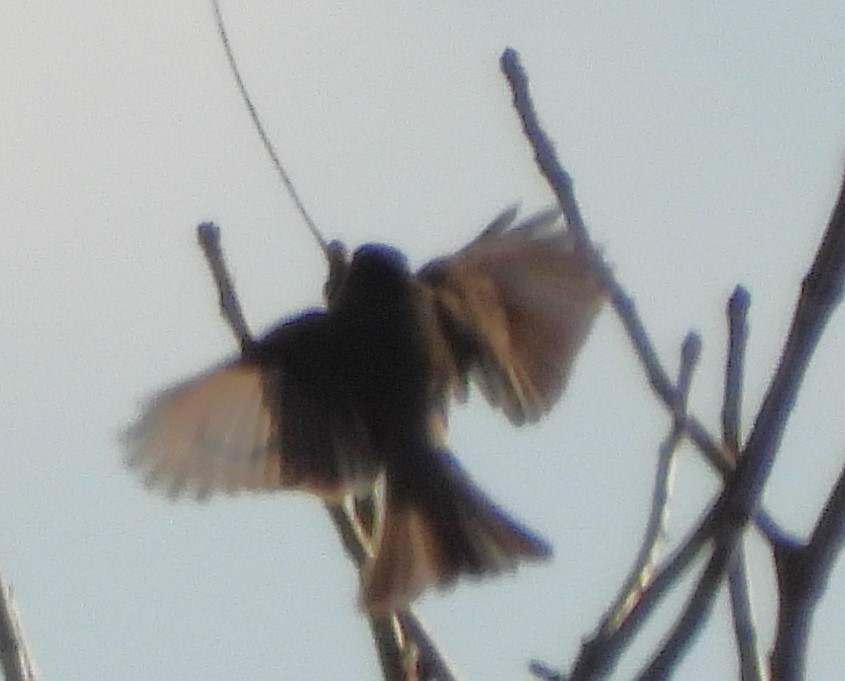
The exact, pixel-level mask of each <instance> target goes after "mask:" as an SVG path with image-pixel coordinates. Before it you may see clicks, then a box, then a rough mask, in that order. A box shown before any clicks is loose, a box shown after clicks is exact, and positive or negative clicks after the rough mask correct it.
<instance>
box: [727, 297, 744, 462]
mask: <svg viewBox="0 0 845 681" xmlns="http://www.w3.org/2000/svg"><path fill="white" fill-rule="evenodd" d="M749 302H750V296H749V294H748V291H746V290H745V289H744V288H743V287H742V286H737V287H736V288H735V289H734V292H733V294H732V295H731V299H730V301H729V302H728V357H727V361H726V363H725V395H724V399H723V400H722V441H723V442H724V444H725V447H726V448H727V449H728V450H729V451H731V452H733V454H734V458H736V453H737V452H739V431H740V406H741V402H742V379H743V375H744V374H745V346H746V342H747V340H748V328H747V324H746V318H747V316H748V305H749Z"/></svg>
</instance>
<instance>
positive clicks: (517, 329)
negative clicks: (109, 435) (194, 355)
mask: <svg viewBox="0 0 845 681" xmlns="http://www.w3.org/2000/svg"><path fill="white" fill-rule="evenodd" d="M512 218H513V216H511V220H512ZM535 222H536V224H531V223H527V224H526V225H523V226H520V227H517V228H514V229H510V230H508V229H507V227H508V226H509V223H510V221H509V220H508V221H507V222H506V224H504V226H500V227H496V223H494V224H493V225H491V227H489V228H488V230H486V231H485V232H484V233H483V234H482V236H481V237H479V238H478V239H477V240H476V241H475V242H473V243H472V244H470V245H469V246H468V247H467V248H466V249H464V251H462V252H460V253H458V254H457V255H456V256H453V257H452V258H451V259H444V260H441V261H435V262H433V263H431V264H430V265H428V266H427V267H426V268H423V270H421V271H420V272H419V273H417V274H416V275H415V274H413V273H412V272H411V271H410V270H409V268H408V265H407V263H406V261H405V258H404V257H403V256H402V255H401V254H400V253H399V252H398V251H396V250H395V249H392V248H390V247H388V246H384V245H379V244H368V245H366V246H362V247H361V248H359V249H358V250H357V251H356V252H355V254H354V256H353V257H352V260H351V262H350V263H349V264H348V267H345V268H343V269H342V270H341V271H339V272H336V273H334V274H336V275H337V276H338V277H339V279H338V281H336V282H334V284H333V288H332V291H331V295H330V296H329V304H328V306H327V308H326V309H322V310H315V311H310V312H307V313H304V314H302V315H299V316H296V317H294V318H292V319H291V320H288V321H286V322H283V323H282V324H280V325H279V326H278V327H276V328H275V329H273V330H272V331H270V332H269V333H268V334H267V335H266V336H265V337H264V338H262V339H260V340H258V341H254V342H251V343H249V344H247V345H246V347H244V349H243V353H242V356H241V357H240V358H239V359H238V360H236V361H235V362H232V363H228V364H226V365H223V366H222V367H220V368H218V369H216V370H213V371H212V372H210V373H208V374H206V375H204V376H202V377H200V378H199V379H196V380H194V381H190V382H188V383H185V384H182V385H180V386H177V387H176V388H174V389H171V390H170V391H167V392H165V393H163V394H162V395H161V396H160V397H158V398H157V399H156V400H154V401H153V402H152V403H151V404H150V405H149V407H148V408H147V411H146V412H145V414H144V415H143V416H142V417H141V419H139V421H138V422H137V423H136V424H135V425H134V426H133V427H132V428H130V430H129V431H127V435H126V443H127V446H128V450H129V456H130V463H131V464H133V465H137V466H139V467H140V468H142V469H143V470H145V471H146V472H147V477H148V481H149V482H151V483H152V484H163V485H165V486H166V487H167V489H169V490H170V491H171V493H174V494H178V493H180V492H181V491H183V490H187V489H194V490H195V491H196V492H197V493H198V494H200V495H206V494H210V493H213V492H214V491H216V490H218V489H223V490H227V491H236V490H239V489H274V488H275V489H277V488H300V489H305V490H308V491H311V492H313V493H315V494H318V495H320V496H323V497H329V498H330V497H338V496H341V495H343V494H346V493H349V492H354V491H356V490H363V489H368V488H371V487H372V485H373V483H374V482H375V481H376V480H377V479H378V478H379V477H380V476H384V482H385V493H384V497H385V501H384V510H383V513H382V519H381V521H380V523H379V524H378V528H377V540H376V542H375V547H374V553H375V555H374V559H373V561H372V562H371V564H370V565H369V566H368V567H367V569H366V571H365V575H364V585H363V591H362V601H363V603H364V605H365V607H367V608H368V609H370V610H371V611H379V612H386V611H391V610H395V609H400V608H402V607H405V606H406V605H407V604H408V602H409V601H410V600H411V599H413V598H414V597H415V596H416V595H418V594H419V593H420V592H421V591H422V590H423V589H425V588H426V587H428V586H431V585H436V586H440V587H444V586H446V585H449V584H451V583H453V582H454V581H455V579H457V578H458V577H459V576H460V575H476V576H477V575H483V574H487V573H497V572H501V571H504V570H510V569H513V568H514V567H515V565H516V563H517V561H518V560H519V559H520V558H544V557H546V556H548V555H549V554H550V547H549V546H548V544H546V543H545V542H544V541H543V540H541V539H539V538H538V537H536V536H535V535H534V534H533V533H531V532H530V531H529V530H527V529H526V528H524V527H522V526H521V525H520V524H518V523H517V522H516V521H514V520H513V519H512V518H510V517H508V516H507V515H506V514H505V513H504V512H503V511H502V510H501V509H499V508H498V507H497V506H496V505H495V504H494V503H493V502H492V501H491V500H490V499H489V498H487V497H486V495H485V494H484V493H483V492H482V491H481V490H480V489H479V488H478V487H477V486H476V485H475V484H474V483H473V482H472V481H471V480H470V478H469V477H468V476H467V475H466V473H465V472H464V471H463V470H462V469H461V467H460V466H459V465H458V463H457V461H456V460H455V458H454V457H453V456H452V454H451V453H450V452H449V451H448V449H447V443H446V418H447V410H448V405H449V402H450V400H451V399H452V398H453V397H462V396H464V395H465V392H466V384H467V381H468V380H470V379H473V378H474V379H475V380H476V381H477V382H478V383H479V384H480V385H481V387H482V390H483V391H484V393H485V395H486V396H487V397H488V400H489V401H490V402H491V403H492V404H493V405H494V406H497V407H500V408H502V409H503V410H504V411H505V413H506V414H507V415H508V417H509V418H510V419H511V420H512V421H513V422H514V423H517V424H521V423H523V422H526V421H529V422H530V421H535V420H537V419H538V418H539V417H540V416H542V415H543V414H544V413H546V412H547V411H548V409H549V408H550V407H551V406H552V404H553V403H554V402H555V401H556V400H557V398H558V396H559V394H560V392H561V391H562V389H563V386H564V384H565V382H566V377H567V373H568V370H569V366H570V364H571V363H572V360H573V359H574V355H575V353H576V352H577V350H578V347H579V346H580V345H581V343H582V341H583V339H584V337H585V336H586V333H587V331H588V329H589V326H590V324H591V322H592V319H593V318H594V316H595V314H596V312H597V311H598V309H599V306H600V302H601V299H602V297H603V294H604V291H603V287H602V285H601V283H600V281H599V279H598V277H597V275H595V273H594V272H593V271H592V270H591V269H590V266H589V264H588V263H587V262H586V261H585V260H584V259H583V258H581V257H580V256H579V255H578V254H576V253H574V252H573V250H572V249H571V247H570V246H569V245H568V243H567V242H565V240H564V237H565V235H564V234H563V233H562V232H560V231H554V232H551V233H550V234H546V235H545V236H543V232H542V230H540V229H539V228H538V225H540V222H539V221H535ZM520 230H521V231H520ZM535 231H536V233H535ZM555 296H564V297H568V301H563V302H561V301H556V300H555V298H554V297H555ZM544 353H545V354H546V355H548V356H538V355H542V354H544Z"/></svg>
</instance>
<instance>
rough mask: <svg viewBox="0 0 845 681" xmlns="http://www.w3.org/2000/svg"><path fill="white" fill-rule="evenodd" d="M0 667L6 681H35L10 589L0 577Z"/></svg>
mask: <svg viewBox="0 0 845 681" xmlns="http://www.w3.org/2000/svg"><path fill="white" fill-rule="evenodd" d="M0 666H1V667H2V669H3V678H4V679H5V680H6V681H35V679H36V673H35V664H34V663H33V661H32V658H31V657H30V654H29V649H28V648H27V645H26V639H25V638H24V633H23V627H22V626H21V621H20V615H19V614H18V609H17V608H16V607H15V601H14V598H13V597H12V588H11V587H10V586H9V585H8V584H7V583H6V581H5V580H4V579H3V577H2V576H0Z"/></svg>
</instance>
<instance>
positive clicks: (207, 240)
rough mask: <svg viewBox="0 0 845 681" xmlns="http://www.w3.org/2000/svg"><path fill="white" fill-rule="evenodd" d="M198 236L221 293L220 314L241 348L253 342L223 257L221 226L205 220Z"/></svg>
mask: <svg viewBox="0 0 845 681" xmlns="http://www.w3.org/2000/svg"><path fill="white" fill-rule="evenodd" d="M197 238H198V240H199V243H200V246H202V251H203V253H204V254H205V258H206V260H207V261H208V266H209V267H210V268H211V276H212V277H213V278H214V283H215V285H216V286H217V292H218V294H219V295H220V314H222V315H223V319H225V320H226V323H227V324H228V325H229V328H230V329H231V330H232V333H233V334H235V338H236V339H237V340H238V343H239V344H240V346H241V348H244V347H246V346H247V345H249V344H250V343H251V342H252V336H251V335H250V333H249V327H248V326H247V325H246V320H245V319H244V314H243V311H242V310H241V304H240V302H239V301H238V296H237V295H236V294H235V287H234V285H233V284H232V277H231V276H230V275H229V270H228V268H227V267H226V261H225V260H224V259H223V250H222V248H221V246H220V228H219V227H218V226H217V225H215V224H214V223H213V222H203V223H202V224H201V225H199V227H197Z"/></svg>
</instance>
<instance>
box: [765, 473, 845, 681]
mask: <svg viewBox="0 0 845 681" xmlns="http://www.w3.org/2000/svg"><path fill="white" fill-rule="evenodd" d="M843 544H845V467H844V468H843V469H842V471H841V472H840V474H839V479H838V480H837V481H836V486H835V487H834V488H833V491H832V492H831V494H830V497H829V498H828V500H827V503H826V504H825V507H824V510H823V511H822V513H821V516H820V517H819V521H818V523H817V524H816V527H815V529H814V530H813V533H812V535H811V537H810V540H809V541H808V542H807V544H806V545H805V546H802V547H797V548H796V547H794V546H790V545H783V546H780V547H777V548H776V550H775V565H776V567H777V576H778V595H779V599H780V603H779V609H778V626H777V635H776V637H775V644H774V648H773V649H772V654H771V657H770V659H769V663H770V667H771V674H772V679H773V680H774V681H793V680H798V679H803V678H804V660H805V657H806V652H807V641H808V634H809V630H810V625H811V624H812V621H813V615H814V613H815V608H816V605H817V604H818V601H819V599H820V598H821V596H822V594H823V593H824V590H825V588H826V587H827V580H828V577H829V576H830V571H831V569H832V568H833V565H834V563H835V561H836V558H837V556H838V555H839V553H840V552H841V551H842V546H843Z"/></svg>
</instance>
